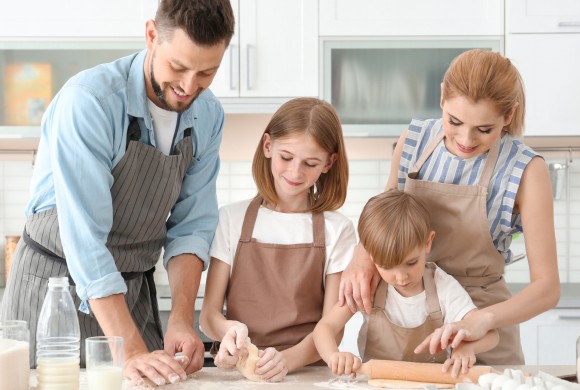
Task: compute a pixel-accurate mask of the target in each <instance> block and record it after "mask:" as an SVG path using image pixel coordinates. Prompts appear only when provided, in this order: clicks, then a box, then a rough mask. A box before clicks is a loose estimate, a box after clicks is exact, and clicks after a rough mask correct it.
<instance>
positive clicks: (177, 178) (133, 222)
mask: <svg viewBox="0 0 580 390" xmlns="http://www.w3.org/2000/svg"><path fill="white" fill-rule="evenodd" d="M178 123H179V121H178ZM140 134H141V131H140V128H139V124H138V122H137V119H135V118H133V119H132V120H131V123H130V125H129V129H128V134H127V150H126V153H125V154H124V156H123V158H122V159H121V161H120V162H119V163H118V164H117V165H116V166H115V168H114V169H113V171H112V175H113V177H114V183H113V186H112V187H111V197H112V201H113V225H112V228H111V232H110V233H109V237H108V239H107V243H106V245H107V248H108V249H109V250H110V251H111V254H112V255H113V258H114V259H115V264H116V265H117V269H118V270H119V271H120V272H121V273H122V275H123V278H124V279H125V282H126V284H127V293H126V295H125V300H126V302H127V305H128V307H129V311H130V312H131V315H132V316H133V320H134V322H135V325H136V326H137V328H138V329H139V331H140V333H141V335H142V336H143V339H144V341H145V343H146V345H147V347H148V348H149V350H158V349H163V334H162V329H161V322H160V320H159V312H158V308H157V297H156V293H155V284H154V280H153V271H154V269H155V268H154V267H155V264H156V263H157V261H158V259H159V256H160V253H161V248H162V246H163V243H164V242H165V237H166V233H167V230H166V226H165V222H166V220H167V216H168V215H169V212H170V210H171V208H172V207H173V205H174V204H175V202H176V201H177V198H178V196H179V193H180V191H181V185H182V182H183V178H184V176H185V172H186V170H187V167H188V166H189V165H190V164H191V161H192V158H193V144H192V141H191V129H188V130H186V133H185V137H184V139H183V140H182V141H181V142H179V143H178V144H177V145H176V146H175V150H174V152H173V154H171V155H169V156H166V155H164V154H163V153H162V152H160V151H159V150H157V149H155V148H154V147H152V146H149V145H145V144H143V143H141V142H139V139H140ZM87 180H90V178H87ZM13 261H14V263H13V266H12V267H13V268H12V269H11V272H10V277H9V279H8V283H7V285H6V292H5V294H4V299H3V302H2V311H1V316H0V317H1V318H3V319H19V320H25V321H27V322H28V324H29V327H30V364H31V367H35V360H36V356H35V346H36V325H37V321H38V315H39V314H40V309H41V307H42V303H43V301H44V296H45V294H46V291H47V289H48V278H49V277H53V276H68V275H69V272H68V269H67V265H66V260H65V255H64V252H63V249H62V243H61V240H60V234H59V226H58V219H57V210H56V208H54V209H50V210H46V211H43V212H40V213H38V214H34V215H31V216H30V217H28V219H27V220H26V225H25V229H24V233H23V240H20V242H19V244H18V248H17V249H16V252H15V255H14V260H13ZM69 280H70V281H71V282H72V278H71V277H70V276H69ZM70 292H71V295H72V296H73V299H74V300H75V305H76V306H77V307H78V306H80V304H81V302H80V299H79V298H78V296H77V295H76V292H75V287H74V285H72V284H71V287H70ZM77 313H78V317H79V324H80V330H81V365H82V366H84V356H85V354H84V347H85V342H84V340H85V339H86V338H87V337H91V336H99V335H103V331H102V330H101V327H100V326H99V324H98V322H97V321H96V319H95V318H94V317H93V315H92V314H85V313H83V312H80V311H78V312H77Z"/></svg>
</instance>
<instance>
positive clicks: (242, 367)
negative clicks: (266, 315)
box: [236, 338, 263, 382]
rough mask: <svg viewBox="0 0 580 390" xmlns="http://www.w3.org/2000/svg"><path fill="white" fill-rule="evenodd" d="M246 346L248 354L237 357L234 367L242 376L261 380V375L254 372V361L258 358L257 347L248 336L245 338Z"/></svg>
mask: <svg viewBox="0 0 580 390" xmlns="http://www.w3.org/2000/svg"><path fill="white" fill-rule="evenodd" d="M246 347H247V348H248V354H247V355H246V356H244V357H241V356H240V357H239V358H238V362H237V363H236V368H237V369H238V371H239V372H241V373H242V375H243V376H245V377H246V378H248V379H249V380H251V381H254V382H262V381H263V380H262V377H261V376H260V375H257V374H256V363H257V362H258V360H259V359H260V357H259V356H258V347H256V346H255V345H254V344H252V342H251V341H250V338H247V339H246Z"/></svg>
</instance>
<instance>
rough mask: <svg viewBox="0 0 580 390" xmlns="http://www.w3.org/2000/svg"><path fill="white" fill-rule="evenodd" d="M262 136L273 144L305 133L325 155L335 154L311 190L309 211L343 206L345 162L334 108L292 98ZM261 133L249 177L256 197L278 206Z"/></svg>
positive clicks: (338, 123)
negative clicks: (255, 187)
mask: <svg viewBox="0 0 580 390" xmlns="http://www.w3.org/2000/svg"><path fill="white" fill-rule="evenodd" d="M264 134H269V135H270V139H271V140H272V141H276V140H278V139H283V138H288V137H292V136H295V135H299V134H307V135H309V136H311V137H312V138H313V139H314V140H315V141H316V143H317V144H318V145H319V146H320V147H321V148H322V149H324V150H325V151H326V152H328V153H330V154H333V153H336V156H337V159H336V161H335V162H334V164H333V165H332V167H331V168H330V170H329V171H328V172H327V173H324V174H322V175H320V177H319V178H318V180H317V181H316V183H315V185H314V186H312V188H310V211H312V212H322V211H331V210H336V209H338V208H340V207H341V206H342V205H343V204H344V200H345V199H346V188H347V186H348V160H347V157H346V150H345V147H344V140H343V137H342V126H341V124H340V120H339V118H338V114H337V113H336V110H335V109H334V107H332V106H331V105H330V104H329V103H327V102H325V101H324V100H320V99H316V98H296V99H292V100H290V101H288V102H286V103H284V104H283V105H282V106H281V107H280V108H279V109H278V110H277V111H276V112H275V113H274V115H273V116H272V119H270V122H269V123H268V126H266V130H265V131H264ZM264 134H262V137H261V139H260V143H259V144H258V147H257V148H256V153H255V154H254V161H253V163H252V174H253V176H254V181H255V182H256V186H257V187H258V194H259V195H260V196H261V197H262V198H263V199H264V200H265V201H266V202H268V203H271V204H278V195H277V194H276V189H275V187H274V178H273V176H272V169H271V162H270V159H268V158H266V156H265V155H264Z"/></svg>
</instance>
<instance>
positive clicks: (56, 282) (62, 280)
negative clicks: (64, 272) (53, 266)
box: [48, 276, 68, 287]
mask: <svg viewBox="0 0 580 390" xmlns="http://www.w3.org/2000/svg"><path fill="white" fill-rule="evenodd" d="M48 285H49V286H53V287H68V278H67V277H66V276H59V277H54V278H48Z"/></svg>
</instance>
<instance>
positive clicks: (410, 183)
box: [405, 132, 524, 365]
mask: <svg viewBox="0 0 580 390" xmlns="http://www.w3.org/2000/svg"><path fill="white" fill-rule="evenodd" d="M443 136H444V133H443V132H441V133H440V134H439V135H438V136H437V137H435V139H433V140H432V141H431V143H430V144H429V145H427V148H426V149H425V151H424V152H423V154H422V155H421V157H420V158H419V159H418V160H417V162H416V163H415V165H414V167H413V169H412V171H411V172H410V173H409V174H408V177H407V180H406V184H405V191H406V192H409V193H412V194H414V195H416V196H418V197H419V198H421V199H423V201H425V202H426V204H427V207H428V209H429V210H430V212H431V222H432V226H433V230H435V232H436V236H435V240H434V242H433V246H432V248H431V253H430V255H429V261H436V262H437V265H438V266H439V267H441V268H442V269H443V270H445V271H446V272H447V273H448V274H450V275H453V276H454V277H455V279H457V280H458V281H459V283H461V285H462V286H463V287H464V288H465V289H466V290H467V292H468V293H469V295H470V296H471V299H473V302H474V303H475V305H476V306H477V307H478V308H484V307H487V306H491V305H493V304H496V303H498V302H503V301H505V300H507V299H509V298H510V297H511V294H510V292H509V290H508V288H507V286H506V282H505V279H504V278H503V273H504V266H505V261H504V258H503V256H502V255H500V254H499V252H498V251H497V248H496V247H495V246H494V245H493V241H492V238H491V234H490V233H489V225H488V222H487V209H486V199H487V188H488V185H489V182H490V179H491V177H492V174H493V170H494V167H495V164H496V161H497V156H498V152H499V146H500V141H501V139H498V141H497V142H496V143H495V144H494V145H493V146H492V148H491V149H490V150H489V153H488V156H487V158H486V160H485V165H484V168H483V171H482V173H481V176H480V179H479V183H478V184H477V185H473V186H470V185H456V184H445V183H435V182H430V181H426V180H419V179H417V177H418V172H419V170H420V169H421V167H422V166H423V164H424V163H425V161H426V160H427V158H428V157H429V156H430V155H431V153H432V152H433V150H434V149H435V147H436V146H437V144H438V143H439V142H440V141H441V140H442V139H443ZM498 331H499V335H500V341H499V344H498V346H497V347H496V348H494V349H493V350H491V351H489V352H485V353H482V354H479V355H477V362H478V364H487V365H494V364H495V365H498V364H524V355H523V352H522V347H521V343H520V331H519V326H518V325H515V326H509V327H505V328H501V329H498Z"/></svg>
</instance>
